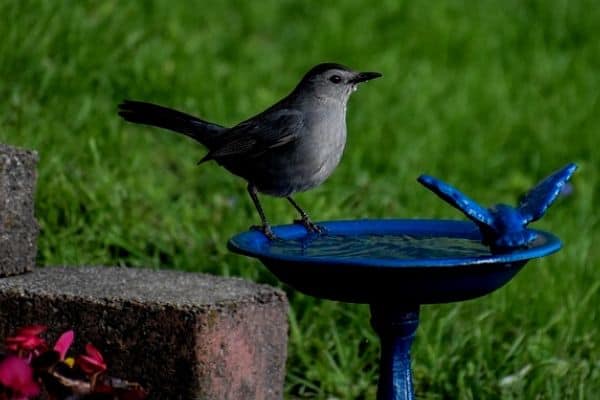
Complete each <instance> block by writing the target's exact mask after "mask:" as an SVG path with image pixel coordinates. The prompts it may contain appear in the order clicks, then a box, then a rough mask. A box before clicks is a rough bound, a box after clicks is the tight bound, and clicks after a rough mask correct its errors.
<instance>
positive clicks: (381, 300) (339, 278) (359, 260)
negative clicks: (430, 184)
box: [228, 219, 561, 400]
mask: <svg viewBox="0 0 600 400" xmlns="http://www.w3.org/2000/svg"><path fill="white" fill-rule="evenodd" d="M319 225H320V226H322V227H323V228H325V231H326V233H325V234H323V235H315V234H307V233H306V230H305V229H304V228H303V227H301V226H299V225H284V226H277V227H274V228H273V232H274V233H275V235H276V236H277V238H278V239H276V240H273V241H271V240H269V239H267V238H266V237H265V236H264V235H263V234H262V233H261V232H258V231H252V230H251V231H247V232H244V233H241V234H238V235H237V236H235V237H233V238H232V239H231V240H230V241H229V244H228V246H229V249H230V250H232V251H234V252H236V253H240V254H243V255H246V256H250V257H254V258H257V259H259V260H260V261H261V262H262V263H263V264H264V265H265V266H266V267H267V268H268V269H269V270H270V271H271V272H272V273H273V274H275V275H276V276H277V277H278V278H279V279H280V280H281V281H282V282H284V283H286V284H288V285H290V286H291V287H293V288H295V289H296V290H299V291H301V292H303V293H306V294H309V295H312V296H316V297H320V298H325V299H330V300H338V301H343V302H351V303H365V304H370V306H371V324H372V326H373V328H374V329H375V331H376V332H377V334H378V335H379V337H380V339H381V360H380V376H379V385H378V394H377V398H378V399H379V400H391V399H393V400H400V399H414V391H413V386H412V376H411V369H410V346H411V344H412V341H413V339H414V335H415V332H416V329H417V326H418V323H419V308H420V305H421V304H433V303H448V302H454V301H462V300H468V299H472V298H475V297H479V296H483V295H486V294H488V293H491V292H492V291H494V290H496V289H498V288H500V287H502V286H503V285H505V284H506V283H507V282H508V281H510V280H511V279H512V278H513V277H514V276H515V275H516V274H517V273H518V272H519V271H520V270H521V268H522V267H523V266H524V265H525V264H526V263H527V261H529V260H530V259H532V258H539V257H543V256H546V255H548V254H551V253H554V252H556V251H558V250H559V249H560V248H561V242H560V240H559V239H558V238H557V237H556V236H554V235H552V234H550V233H547V232H542V231H534V232H535V233H536V234H537V236H536V239H535V241H533V242H532V243H529V244H528V245H527V246H526V247H521V248H517V249H512V250H510V251H508V250H506V251H503V252H494V251H492V250H490V248H489V247H488V246H486V245H484V244H483V243H482V234H481V231H480V228H479V227H478V226H477V225H476V224H474V223H472V222H468V221H454V220H452V221H450V220H426V219H423V220H415V219H396V220H392V219H390V220H354V221H332V222H324V223H320V224H319Z"/></svg>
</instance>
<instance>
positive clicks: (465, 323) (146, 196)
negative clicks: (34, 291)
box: [0, 0, 600, 400]
mask: <svg viewBox="0 0 600 400" xmlns="http://www.w3.org/2000/svg"><path fill="white" fill-rule="evenodd" d="M596 3H597V2H595V1H593V0H589V1H578V2H572V1H566V0H564V1H562V0H556V1H542V0H539V1H517V0H513V1H505V2H500V1H492V0H487V1H486V0H484V1H479V2H466V1H458V0H456V1H451V0H448V1H435V2H409V1H397V0H390V1H382V2H360V1H346V2H343V3H340V4H337V5H334V4H330V3H328V2H323V1H320V2H317V1H313V2H304V3H302V5H300V4H298V3H297V2H292V1H276V0H268V1H263V2H260V3H258V2H247V1H231V2H216V1H215V2H186V3H184V2H175V1H147V2H120V1H102V2H84V1H81V2H78V1H58V2H44V1H21V2H15V1H9V0H3V1H0V38H1V39H0V77H1V79H0V141H1V142H7V143H9V144H12V145H17V146H21V147H29V148H35V149H37V150H38V151H39V153H40V163H39V181H38V191H37V201H36V204H37V211H36V212H37V217H38V219H39V222H40V225H41V236H40V240H39V258H38V261H39V263H40V264H42V265H51V264H69V265H81V264H119V265H129V266H147V267H153V268H158V267H162V268H175V269H181V270H191V271H202V272H210V273H217V274H222V275H236V276H238V275H240V276H244V277H247V278H251V279H254V280H257V281H261V282H268V283H272V284H277V283H276V280H275V278H274V277H272V276H271V275H270V274H269V273H268V272H267V271H266V270H265V268H264V267H262V266H261V265H260V264H259V263H258V262H256V261H253V260H247V259H245V258H243V257H239V256H236V255H232V254H230V253H228V251H227V250H226V246H225V243H226V241H227V239H228V238H229V237H230V236H232V235H233V234H235V233H237V232H239V231H241V230H244V229H246V228H247V227H248V226H249V225H251V224H253V223H256V222H257V215H256V213H255V211H254V209H253V208H252V205H251V203H250V201H249V199H247V196H246V193H245V185H244V184H243V182H241V181H240V180H239V179H238V178H235V177H232V176H230V175H228V174H226V173H224V171H223V170H221V169H220V168H218V167H217V166H216V165H203V166H202V167H197V166H196V165H195V162H196V161H197V160H198V159H199V158H200V157H201V156H202V155H203V154H204V151H203V149H202V148H201V147H199V146H196V144H194V143H192V142H191V141H190V140H188V139H186V138H183V137H181V136H176V135H171V134H168V133H166V132H161V131H159V130H151V129H149V128H145V127H138V126H133V125H128V124H125V123H123V122H122V121H121V120H120V119H119V118H118V117H117V116H116V112H115V110H116V105H117V103H118V102H119V101H120V100H121V99H123V98H133V99H141V100H147V101H153V102H157V103H162V104H166V105H170V106H173V107H176V108H179V109H183V110H186V111H188V112H192V113H195V114H198V115H200V116H203V117H205V118H207V119H211V120H214V121H216V122H219V123H222V124H233V123H236V122H238V121H240V120H242V119H245V118H247V117H248V116H250V115H252V114H254V113H256V112H258V111H260V110H262V109H263V108H264V107H266V106H267V105H269V104H271V103H272V102H274V101H275V100H277V99H279V98H280V97H282V96H283V95H285V94H286V93H287V92H288V91H289V90H290V89H291V88H292V87H293V86H294V85H295V83H296V81H297V80H298V79H299V77H300V76H301V75H302V74H303V73H304V72H305V71H306V70H307V69H308V68H309V67H310V66H312V64H316V63H318V62H321V61H330V60H333V61H338V62H342V63H345V64H348V65H351V66H353V67H355V68H357V69H366V70H378V71H381V72H383V74H384V75H385V76H384V79H382V80H378V81H374V82H370V83H369V84H366V85H365V86H364V87H363V88H362V89H361V90H360V91H359V92H358V93H357V94H355V95H354V96H353V98H352V100H351V102H350V105H349V110H348V127H349V137H348V145H347V152H346V154H345V156H344V159H343V160H342V163H341V165H340V167H339V168H338V170H337V171H336V173H335V174H334V175H333V177H332V178H331V179H330V180H329V181H328V182H326V184H324V185H323V186H322V187H320V188H318V189H316V190H313V191H311V192H309V193H306V194H302V195H299V196H298V201H299V202H300V203H301V204H303V205H304V206H305V207H306V208H307V209H308V210H309V211H310V212H311V214H312V215H313V216H314V217H315V218H316V219H317V220H326V219H336V218H362V217H451V218H460V215H458V214H457V212H456V211H454V210H453V209H451V208H450V207H448V206H446V205H444V204H443V203H442V202H440V201H439V200H438V199H437V198H435V196H433V195H432V194H431V193H429V192H427V191H425V190H424V189H422V188H421V187H420V186H419V185H418V184H417V183H416V182H415V178H416V177H417V176H418V174H419V173H421V172H428V173H430V174H433V175H435V176H439V177H441V178H444V179H445V180H447V181H449V182H452V183H454V184H456V185H457V186H459V187H461V188H463V189H464V190H465V191H466V192H467V193H469V194H470V195H471V196H473V197H474V198H476V199H478V200H480V201H481V202H482V203H485V204H489V203H492V202H495V201H505V202H507V201H508V202H510V201H514V200H515V199H516V197H517V196H518V195H519V194H520V193H521V192H522V191H524V190H525V189H527V188H528V187H530V186H531V185H532V184H534V183H535V182H537V181H538V180H539V179H540V178H542V177H543V176H545V175H546V174H548V173H549V172H551V171H553V170H554V169H556V168H558V167H560V166H562V165H563V164H565V163H566V162H569V161H575V162H577V163H578V164H579V166H580V169H579V171H578V172H577V174H576V176H575V177H574V179H573V185H574V193H573V195H572V196H570V197H568V198H565V199H562V200H561V201H560V202H559V203H558V204H557V205H556V206H555V207H554V208H552V209H551V211H550V212H549V213H548V215H547V216H546V217H545V219H544V220H543V221H541V222H539V223H537V224H536V227H538V228H542V229H547V230H550V231H552V232H555V233H556V234H557V235H559V236H560V237H561V238H562V239H563V241H564V243H565V248H564V249H563V250H562V251H561V252H560V253H558V254H556V255H553V256H552V257H549V258H547V259H544V260H539V261H534V262H531V263H530V265H529V266H528V267H527V268H526V269H525V270H524V271H523V272H521V273H520V274H519V276H518V277H517V278H516V279H515V280H514V281H513V282H512V283H510V285H508V286H507V287H506V288H504V289H502V290H500V291H498V292H496V293H494V294H492V295H490V296H488V297H486V298H483V299H479V300H474V301H469V302H465V303H461V304H450V305H434V306H426V307H424V308H423V310H422V323H421V327H420V329H419V335H418V337H417V340H416V342H415V346H414V353H413V355H414V370H415V371H414V372H415V382H416V390H417V393H418V396H419V398H421V399H432V400H433V399H436V400H437V399H482V398H483V399H592V398H595V397H596V396H597V394H598V393H600V345H599V344H598V334H599V332H598V331H599V327H600V322H599V321H600V314H599V311H598V304H600V284H599V281H600V269H599V267H600V265H598V264H599V263H598V261H599V256H600V255H599V251H598V243H597V241H598V240H599V238H600V226H599V214H598V212H597V211H596V208H595V207H597V206H598V204H600V197H599V194H600V193H599V189H598V188H599V183H600V182H599V167H600V156H599V154H600V151H599V149H598V140H599V138H600V105H599V96H600V7H598V6H597V4H596ZM264 205H265V208H266V210H267V213H268V215H269V217H270V218H271V219H272V221H273V222H274V223H287V222H289V221H290V220H291V219H292V218H293V216H294V213H293V210H292V209H291V207H290V206H289V205H288V204H287V203H286V202H285V201H282V200H278V199H265V201H264ZM286 290H287V292H288V294H289V297H290V301H291V311H290V321H291V331H290V342H289V361H288V377H287V382H286V391H287V396H286V397H288V398H304V397H307V398H318V399H367V398H373V396H374V393H375V386H376V382H375V379H376V375H377V365H376V360H377V355H378V343H377V339H376V336H375V335H374V333H373V332H372V330H371V329H370V327H369V326H368V318H369V316H368V309H367V308H366V307H365V306H358V305H347V304H339V303H334V302H328V301H318V300H315V299H313V298H310V297H307V296H304V295H302V294H299V293H296V292H293V291H291V290H288V289H286ZM509 375H514V376H515V379H514V380H513V382H512V383H511V384H504V385H503V384H501V382H503V381H502V379H503V378H505V377H507V376H509Z"/></svg>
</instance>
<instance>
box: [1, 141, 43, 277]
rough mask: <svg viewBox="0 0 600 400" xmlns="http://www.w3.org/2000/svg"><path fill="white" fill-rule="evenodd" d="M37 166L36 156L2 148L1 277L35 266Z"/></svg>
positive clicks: (19, 150)
mask: <svg viewBox="0 0 600 400" xmlns="http://www.w3.org/2000/svg"><path fill="white" fill-rule="evenodd" d="M36 164H37V153H36V152H33V151H29V150H21V149H15V148H14V147H9V146H6V145H3V144H0V277H3V276H8V275H15V274H20V273H23V272H27V271H31V269H32V268H33V266H34V265H35V256H36V251H37V236H38V225H37V223H36V221H35V218H34V205H33V198H34V192H35V180H36V169H35V168H36Z"/></svg>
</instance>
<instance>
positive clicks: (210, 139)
mask: <svg viewBox="0 0 600 400" xmlns="http://www.w3.org/2000/svg"><path fill="white" fill-rule="evenodd" d="M119 115H120V116H121V117H122V118H123V119H125V120H127V121H129V122H134V123H136V124H144V125H151V126H157V127H159V128H164V129H169V130H171V131H174V132H178V133H182V134H184V135H186V136H189V137H191V138H193V139H195V140H197V141H198V142H200V143H202V144H203V145H205V146H207V147H208V148H211V147H212V146H211V145H212V144H213V143H214V142H215V140H217V137H218V136H219V134H220V133H222V132H223V131H225V130H226V129H227V128H225V127H223V126H220V125H217V124H213V123H212V122H208V121H204V120H202V119H199V118H196V117H194V116H191V115H189V114H185V113H182V112H179V111H176V110H173V109H170V108H166V107H162V106H159V105H156V104H152V103H146V102H143V101H132V100H125V101H123V102H122V103H121V104H119Z"/></svg>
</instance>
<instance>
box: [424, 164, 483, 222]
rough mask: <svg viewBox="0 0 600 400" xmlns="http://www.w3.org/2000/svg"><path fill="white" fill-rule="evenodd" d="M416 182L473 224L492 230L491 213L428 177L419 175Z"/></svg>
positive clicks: (449, 186)
mask: <svg viewBox="0 0 600 400" xmlns="http://www.w3.org/2000/svg"><path fill="white" fill-rule="evenodd" d="M417 180H418V181H419V183H420V184H422V185H423V186H425V187H426V188H427V189H429V190H431V191H432V192H433V193H435V194H437V195H438V196H439V197H441V198H442V199H443V200H445V201H446V202H447V203H449V204H450V205H451V206H453V207H454V208H457V209H458V210H460V211H461V212H462V213H463V214H465V215H466V216H467V217H468V218H469V219H470V220H472V221H473V222H475V223H477V224H483V225H486V226H488V227H490V228H493V226H494V217H493V215H492V213H491V212H490V211H489V210H488V209H487V208H485V207H482V206H480V205H479V204H477V203H476V202H475V200H472V199H471V198H469V197H467V196H466V195H465V194H464V193H462V192H460V191H459V190H458V189H456V188H455V187H453V186H451V185H449V184H447V183H446V182H443V181H441V180H439V179H437V178H434V177H433V176H429V175H421V176H419V178H418V179H417Z"/></svg>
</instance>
